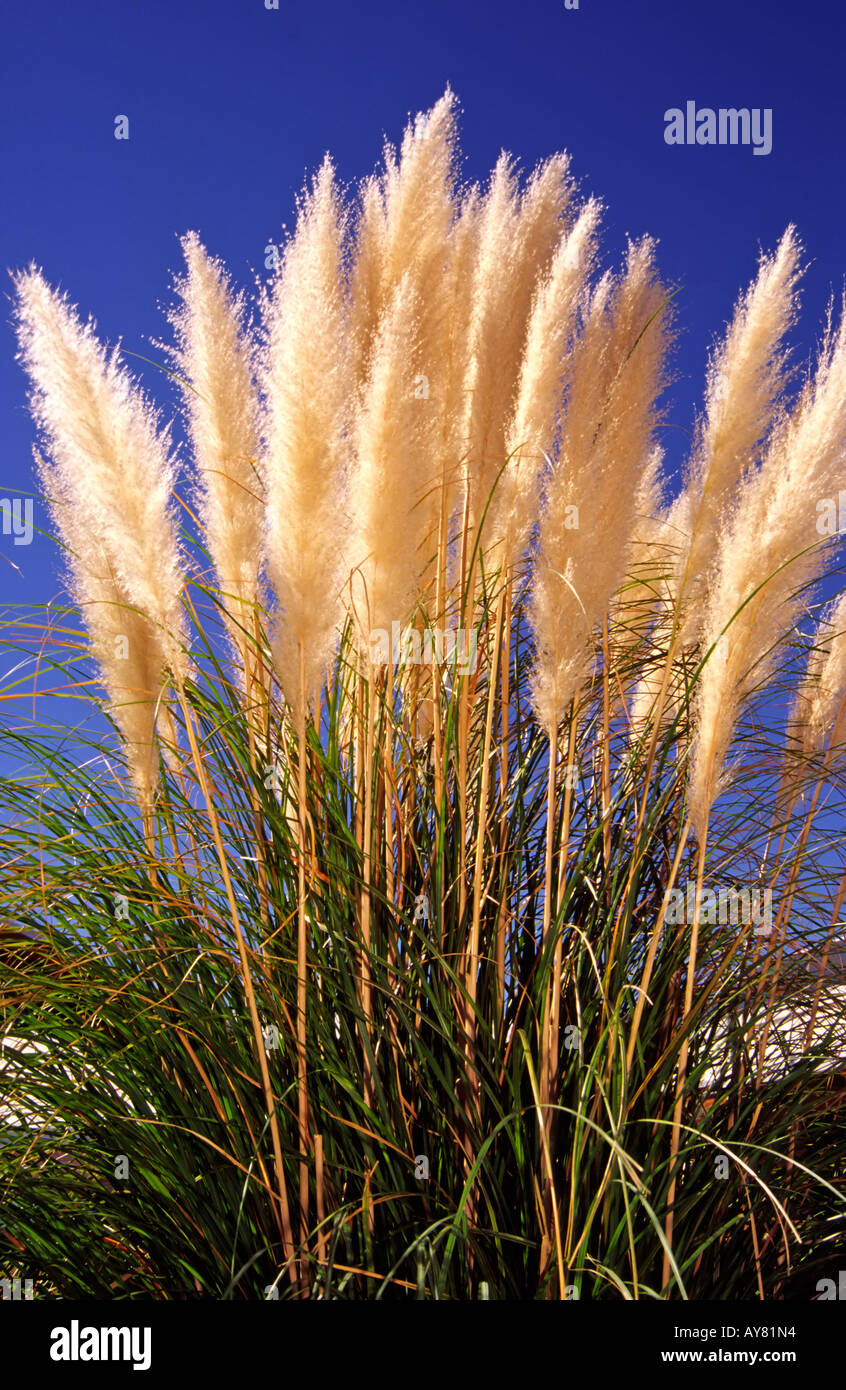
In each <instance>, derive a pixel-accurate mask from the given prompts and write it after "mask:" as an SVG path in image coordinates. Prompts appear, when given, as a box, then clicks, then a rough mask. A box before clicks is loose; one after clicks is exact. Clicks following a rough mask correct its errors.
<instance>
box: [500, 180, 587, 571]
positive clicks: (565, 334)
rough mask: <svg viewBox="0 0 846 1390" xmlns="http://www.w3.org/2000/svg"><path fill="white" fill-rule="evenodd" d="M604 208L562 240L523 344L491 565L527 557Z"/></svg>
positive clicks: (584, 217)
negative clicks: (539, 486)
mask: <svg viewBox="0 0 846 1390" xmlns="http://www.w3.org/2000/svg"><path fill="white" fill-rule="evenodd" d="M600 212H601V207H600V204H599V203H598V202H597V201H596V200H595V199H591V200H590V201H589V202H588V203H587V204H586V205H585V207H584V208H583V209H582V212H581V213H580V215H579V217H578V219H577V221H576V223H575V224H574V226H573V227H572V228H571V229H570V230H568V231H565V232H564V233H563V234H562V236H561V240H560V241H559V244H558V247H557V249H556V252H555V255H554V257H553V260H552V264H551V265H550V267H549V270H548V272H547V274H546V275H545V277H544V278H543V280H542V282H541V283H540V285H539V286H538V288H537V290H536V293H535V297H534V301H533V304H532V309H531V313H530V316H529V322H528V328H527V330H526V342H525V347H524V349H523V355H522V363H521V367H520V376H519V379H518V384H517V399H516V404H515V407H514V413H513V415H512V417H511V420H510V422H509V424H508V427H507V430H506V435H505V450H504V456H505V457H508V459H509V462H508V465H507V467H506V469H505V472H504V473H503V476H502V478H501V479H500V482H499V486H498V488H497V489H496V492H495V493H494V497H493V501H492V504H491V508H490V512H489V520H488V522H487V523H486V530H487V538H486V549H487V551H488V555H489V563H490V564H492V565H493V567H496V566H497V565H498V564H500V563H505V564H506V565H507V564H509V563H510V562H511V561H512V559H513V558H514V557H515V556H517V555H519V554H520V553H521V552H522V550H523V548H524V546H525V544H526V542H527V540H528V538H529V533H530V531H531V528H532V525H533V523H534V520H535V518H536V515H537V481H538V477H539V474H540V471H541V468H542V467H543V461H544V458H545V457H549V456H550V455H551V454H552V452H553V449H554V443H555V438H556V433H557V430H558V426H559V421H560V412H561V406H562V390H563V386H564V380H565V374H566V369H567V361H568V353H569V350H570V347H571V337H572V334H573V330H574V326H575V323H576V317H577V312H578V307H579V302H580V299H581V296H582V293H583V291H584V287H585V285H586V283H587V281H588V278H589V276H590V272H591V269H592V267H593V263H594V259H595V256H596V229H597V226H598V223H599V217H600Z"/></svg>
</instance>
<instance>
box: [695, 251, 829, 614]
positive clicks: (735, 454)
mask: <svg viewBox="0 0 846 1390" xmlns="http://www.w3.org/2000/svg"><path fill="white" fill-rule="evenodd" d="M800 253H801V247H800V244H799V242H798V240H797V237H796V231H795V228H793V227H792V226H790V227H788V228H787V230H786V232H785V233H784V236H783V237H782V239H781V241H780V242H779V245H778V247H777V249H776V251H775V252H774V253H773V255H771V256H765V255H762V256H761V258H760V263H759V269H758V274H757V277H756V279H755V281H754V282H753V283H752V284H751V285H750V286H749V287H748V288H747V290H746V291H745V293H744V294H742V295H741V297H740V299H739V300H738V302H737V305H736V307H735V312H734V316H733V319H732V322H731V325H730V327H729V330H728V332H727V334H726V337H725V339H724V341H723V343H722V344H721V346H720V348H719V349H718V351H717V352H716V353H715V354H714V356H713V358H712V360H711V363H710V365H709V368H708V378H707V390H706V399H705V413H704V417H703V420H702V423H701V425H700V427H699V431H698V438H697V444H696V448H695V451H694V456H693V460H692V463H691V466H690V469H689V476H688V482H687V487H686V489H685V493H686V496H687V510H688V512H689V516H690V520H689V527H690V529H689V534H688V540H687V544H686V545H685V546H684V548H683V550H682V551H681V553H680V556H679V586H680V588H681V589H682V590H683V597H684V602H685V605H686V608H687V613H688V621H687V623H686V626H685V631H684V640H691V638H692V637H694V636H695V629H696V624H697V621H698V617H699V616H700V615H701V599H702V596H703V592H704V589H705V587H706V583H707V578H708V571H709V568H710V564H711V559H712V554H713V536H714V534H715V532H716V531H717V530H718V529H719V526H720V524H721V521H722V517H723V515H724V513H725V510H726V508H727V507H728V506H729V505H730V503H731V500H732V498H733V497H734V496H735V494H736V491H737V488H738V487H739V485H740V483H741V481H742V479H743V477H744V476H745V474H746V473H747V472H748V470H749V468H751V467H752V466H753V465H754V464H755V463H756V461H757V459H758V458H759V456H760V449H761V446H762V444H763V443H764V442H765V441H766V439H767V436H768V435H769V433H770V431H771V429H772V427H773V424H774V422H775V420H776V418H777V412H778V409H779V406H780V402H781V398H782V395H783V392H784V388H785V385H786V381H787V368H788V354H787V352H786V350H785V348H784V346H783V344H784V338H785V336H786V334H787V333H788V331H789V329H790V328H791V327H792V325H793V323H794V322H795V319H796V314H797V311H798V283H799V280H800V278H801V275H802V273H803V271H802V267H801V266H800V264H799V256H800Z"/></svg>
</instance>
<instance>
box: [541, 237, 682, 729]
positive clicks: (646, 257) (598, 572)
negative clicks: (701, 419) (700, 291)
mask: <svg viewBox="0 0 846 1390" xmlns="http://www.w3.org/2000/svg"><path fill="white" fill-rule="evenodd" d="M665 301H666V293H665V290H664V288H663V286H662V285H661V284H660V282H659V280H658V279H657V275H656V271H655V265H654V242H652V241H651V240H650V239H649V238H645V239H644V240H643V241H641V242H639V243H630V245H629V251H628V258H627V264H626V269H625V272H624V273H623V275H622V276H621V278H620V280H619V282H618V283H617V285H616V287H615V286H614V284H613V281H612V279H611V276H610V275H605V276H603V277H602V279H601V280H600V281H599V283H598V285H597V286H596V288H595V290H594V291H593V294H592V295H591V297H590V301H589V304H588V306H587V309H586V311H585V323H584V327H583V330H582V335H581V339H580V342H579V343H578V345H577V348H576V361H575V366H574V372H573V376H572V381H571V389H570V392H569V397H568V403H567V411H566V415H565V419H564V423H563V431H562V440H561V446H560V449H559V456H558V459H557V462H556V464H555V467H554V468H553V470H552V473H551V477H550V479H549V482H548V487H547V495H546V506H545V509H544V511H543V513H542V516H541V521H540V527H539V537H538V560H537V569H536V574H535V580H534V586H533V590H532V594H531V597H530V601H529V619H530V622H531V625H532V629H533V631H534V635H535V645H536V650H537V662H536V667H535V671H534V676H533V682H532V694H533V701H534V705H535V710H536V712H537V715H538V718H539V720H540V722H541V723H542V724H543V726H544V727H545V728H547V729H557V727H558V725H559V723H560V721H561V718H562V717H563V714H564V712H565V710H566V708H567V706H568V704H569V702H570V700H571V699H573V698H574V697H575V696H576V695H577V694H578V691H579V689H580V688H581V685H582V683H583V681H584V680H585V678H586V676H587V675H588V673H589V670H590V664H591V637H592V634H593V631H594V629H595V627H596V625H597V624H598V623H599V622H601V620H602V617H603V616H604V614H605V613H606V612H607V611H608V605H609V603H610V602H611V600H612V598H613V596H614V594H615V593H616V591H617V589H618V588H619V586H620V584H621V583H622V581H623V579H624V577H625V570H626V561H627V556H628V551H629V545H630V540H631V535H632V530H633V518H632V515H631V504H630V503H629V504H627V501H626V499H627V498H631V497H633V496H636V495H637V493H638V488H639V485H640V483H641V481H642V479H643V476H644V474H645V473H646V472H647V471H648V470H649V468H650V466H651V459H652V432H653V429H654V426H655V423H656V418H657V412H656V399H657V397H658V395H659V393H660V391H661V389H662V387H663V384H664V360H665V355H666V351H667V347H668V345H669V322H670V316H669V313H668V312H667V309H666V307H664V311H663V313H659V310H661V309H662V306H665Z"/></svg>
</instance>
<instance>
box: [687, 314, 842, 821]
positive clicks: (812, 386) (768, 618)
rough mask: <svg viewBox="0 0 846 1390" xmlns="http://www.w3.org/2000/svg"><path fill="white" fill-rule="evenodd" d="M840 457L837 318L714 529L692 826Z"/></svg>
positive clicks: (766, 653) (790, 623) (806, 559)
mask: <svg viewBox="0 0 846 1390" xmlns="http://www.w3.org/2000/svg"><path fill="white" fill-rule="evenodd" d="M844 457H846V323H844V320H843V318H841V322H840V327H839V329H838V331H837V333H835V332H834V331H833V328H832V326H831V323H829V327H828V331H827V334H826V338H825V342H824V344H823V347H822V350H821V352H820V357H819V362H818V365H817V370H816V375H815V378H814V380H813V381H812V382H809V383H808V384H807V385H806V386H805V388H804V390H803V391H802V393H801V396H800V398H799V400H798V402H797V403H796V406H795V408H794V409H793V411H792V413H791V414H790V415H789V416H788V417H787V418H786V419H785V420H784V421H783V422H782V424H781V425H780V426H779V428H778V430H777V431H776V434H775V436H774V438H773V440H772V442H771V444H770V447H769V449H768V451H767V455H766V457H765V459H764V462H763V464H762V465H761V467H760V469H758V470H756V471H755V472H753V473H752V474H750V475H749V476H748V477H747V479H746V481H745V482H744V483H743V485H742V487H741V492H740V496H739V498H738V501H737V505H736V508H735V510H734V512H733V514H732V515H731V517H729V518H727V519H726V524H725V526H724V529H723V532H722V534H721V537H720V540H719V544H718V552H717V559H716V564H715V569H714V579H713V583H712V587H711V590H710V592H709V594H708V597H707V605H706V609H705V614H704V620H703V638H702V640H703V654H704V653H705V652H707V651H710V650H711V649H712V648H713V649H714V650H713V652H712V654H711V655H710V656H709V658H708V660H707V662H706V665H705V667H704V669H703V671H702V675H701V677H700V681H699V686H698V689H697V698H696V724H697V732H696V742H695V747H694V752H693V760H692V767H691V777H690V811H691V816H692V819H693V823H694V826H695V827H696V828H697V830H698V831H699V832H700V833H701V830H702V828H703V826H704V824H705V820H706V818H707V815H708V813H709V812H710V808H711V806H712V805H713V802H714V800H715V799H716V797H717V796H718V795H719V793H720V791H721V790H722V789H723V787H724V785H725V783H726V780H727V774H725V772H724V764H725V759H726V755H727V753H728V750H729V747H730V744H731V740H732V736H733V733H734V727H735V723H736V721H737V718H738V715H739V713H740V710H741V708H742V706H743V704H744V703H745V701H746V700H747V699H748V697H749V696H750V694H751V693H752V691H753V690H754V689H755V688H757V687H759V686H761V685H763V684H764V683H765V682H766V680H767V679H768V678H769V676H770V675H771V673H772V670H773V668H774V665H775V662H776V653H777V649H778V646H779V644H780V643H781V641H782V640H783V639H784V638H785V636H786V634H788V633H789V632H791V631H792V630H793V628H794V626H795V624H796V622H797V620H798V617H799V614H800V613H801V611H802V609H803V600H802V597H801V593H800V592H799V591H800V590H801V589H802V588H803V587H805V586H807V585H808V584H809V583H811V582H812V581H813V580H814V578H816V576H817V575H818V574H819V571H820V568H821V565H822V563H823V561H824V552H823V549H822V547H821V545H820V544H819V540H820V538H819V535H818V533H817V529H816V522H817V520H818V511H817V503H818V501H819V499H820V498H822V497H826V496H831V495H834V496H836V495H837V490H838V487H839V485H840V483H841V481H842V476H843V463H844Z"/></svg>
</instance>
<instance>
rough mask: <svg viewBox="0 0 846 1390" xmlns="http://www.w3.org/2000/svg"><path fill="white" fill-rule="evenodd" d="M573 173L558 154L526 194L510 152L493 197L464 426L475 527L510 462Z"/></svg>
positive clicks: (477, 276) (484, 214)
mask: <svg viewBox="0 0 846 1390" xmlns="http://www.w3.org/2000/svg"><path fill="white" fill-rule="evenodd" d="M568 170H569V158H568V156H567V155H564V154H561V155H555V156H553V158H551V159H549V160H547V161H546V162H545V163H544V164H542V165H541V166H540V167H539V168H538V169H537V170H536V171H535V173H534V174H533V176H532V178H531V179H530V181H529V183H528V185H527V187H526V189H525V191H524V193H523V194H522V196H521V195H520V193H519V190H518V181H517V175H516V172H515V169H514V165H513V161H512V160H511V158H510V157H509V156H508V155H507V154H504V153H503V154H502V155H501V156H500V158H499V160H498V161H497V165H496V168H495V169H494V172H493V175H492V177H491V182H490V186H489V188H488V191H487V193H486V194H485V198H484V202H483V206H482V210H481V214H480V220H479V233H478V252H477V258H476V265H475V271H474V275H473V285H472V304H471V317H470V326H469V338H468V348H467V373H466V379H465V383H464V394H465V406H464V421H463V427H462V436H463V438H462V450H463V455H464V458H465V468H464V488H465V494H466V503H467V514H468V519H469V523H470V526H471V527H472V528H474V529H475V528H478V526H479V525H480V523H481V518H482V516H483V514H484V510H485V506H486V504H487V501H488V498H489V497H490V495H491V492H492V489H493V488H494V485H495V483H496V479H497V475H498V474H499V472H500V470H501V469H502V467H503V464H504V463H505V460H506V428H507V425H508V422H509V421H510V420H512V418H513V413H514V410H515V408H516V407H517V400H516V395H517V389H518V383H519V379H520V372H521V366H522V362H523V352H524V348H525V345H526V332H527V325H528V319H529V313H530V310H531V307H532V299H533V296H534V294H535V292H536V289H537V288H538V286H539V284H540V283H542V281H543V278H544V276H545V275H546V273H547V271H548V269H549V267H550V263H551V261H552V257H553V254H554V252H555V250H556V247H558V246H560V244H561V236H562V231H563V230H565V216H566V214H567V212H568V209H569V207H570V204H571V201H572V197H573V185H572V181H571V179H570V177H569V173H568ZM584 230H585V233H587V230H588V229H587V228H585V229H584ZM562 254H563V253H562ZM562 272H563V267H559V273H562ZM550 307H551V306H550Z"/></svg>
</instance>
